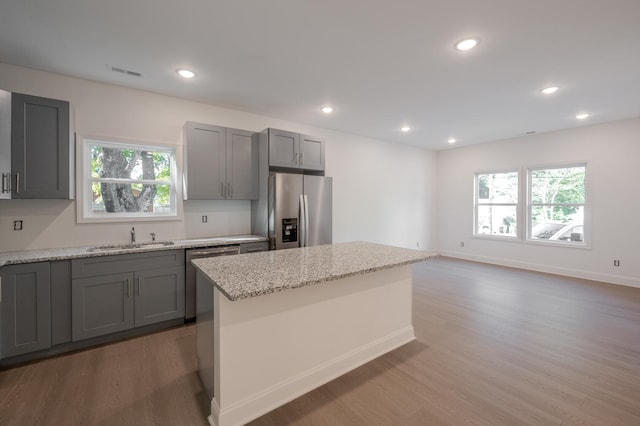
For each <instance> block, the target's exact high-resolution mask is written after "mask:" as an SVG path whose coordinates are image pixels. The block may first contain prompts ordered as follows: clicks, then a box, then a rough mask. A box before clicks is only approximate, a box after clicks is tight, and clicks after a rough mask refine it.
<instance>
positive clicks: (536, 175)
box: [474, 164, 587, 246]
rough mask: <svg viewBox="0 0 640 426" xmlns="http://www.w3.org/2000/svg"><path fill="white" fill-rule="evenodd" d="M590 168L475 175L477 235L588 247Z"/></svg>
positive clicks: (555, 167)
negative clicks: (586, 233)
mask: <svg viewBox="0 0 640 426" xmlns="http://www.w3.org/2000/svg"><path fill="white" fill-rule="evenodd" d="M586 169H587V165H586V164H569V165H562V166H554V167H537V168H529V169H527V172H526V174H525V173H522V172H519V171H506V172H503V171H502V172H479V173H476V175H475V191H474V196H475V202H474V206H475V209H474V235H475V236H479V237H483V236H489V237H502V238H505V239H513V240H523V241H531V242H539V243H550V244H567V245H573V246H585V245H586V242H585V229H586V228H585V210H586V208H587V191H586V182H587V180H586Z"/></svg>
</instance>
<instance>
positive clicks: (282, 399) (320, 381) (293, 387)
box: [208, 326, 415, 426]
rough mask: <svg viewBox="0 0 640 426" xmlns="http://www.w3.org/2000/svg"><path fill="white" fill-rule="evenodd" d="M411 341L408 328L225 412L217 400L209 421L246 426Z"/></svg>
mask: <svg viewBox="0 0 640 426" xmlns="http://www.w3.org/2000/svg"><path fill="white" fill-rule="evenodd" d="M412 340H415V334H414V330H413V326H409V327H406V328H403V329H401V330H398V331H396V332H394V333H392V334H390V335H388V336H385V337H383V338H381V339H378V340H376V341H373V342H371V343H368V344H366V345H364V346H361V347H359V348H356V349H354V350H352V351H350V352H347V353H345V354H343V355H341V356H339V357H337V358H334V359H332V360H330V361H328V362H326V363H324V364H321V365H319V366H316V367H314V368H312V369H310V370H307V371H305V372H303V373H301V374H298V375H296V376H293V377H290V378H288V379H286V380H283V381H282V382H280V383H278V384H276V385H274V386H272V387H270V388H268V389H265V390H264V391H262V392H259V393H257V394H254V395H252V396H250V397H248V398H245V399H243V400H242V401H239V402H238V403H236V404H234V405H232V406H229V407H227V408H225V409H224V410H222V411H220V408H219V407H218V404H217V403H216V400H215V399H213V400H212V401H211V413H212V415H211V416H209V417H208V420H209V423H210V424H211V425H213V426H217V425H216V423H215V420H214V419H216V418H218V419H219V424H223V425H243V424H245V423H248V422H250V421H251V420H254V419H256V418H258V417H260V416H262V415H263V414H266V413H268V412H269V411H271V410H274V409H275V408H277V407H280V406H281V405H284V404H286V403H287V402H290V401H292V400H294V399H295V398H297V397H299V396H302V395H304V394H305V393H307V392H310V391H311V390H313V389H315V388H317V387H320V386H322V385H324V384H325V383H328V382H330V381H331V380H333V379H335V378H337V377H340V376H342V375H343V374H345V373H348V372H349V371H351V370H353V369H355V368H357V367H360V366H361V365H363V364H366V363H367V362H369V361H371V360H373V359H375V358H378V357H379V356H381V355H384V354H385V353H387V352H390V351H392V350H394V349H396V348H399V347H400V346H402V345H405V344H407V343H409V342H411V341H412Z"/></svg>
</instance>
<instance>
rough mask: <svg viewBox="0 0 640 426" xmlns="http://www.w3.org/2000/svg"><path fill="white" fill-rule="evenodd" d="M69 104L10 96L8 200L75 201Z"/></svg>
mask: <svg viewBox="0 0 640 426" xmlns="http://www.w3.org/2000/svg"><path fill="white" fill-rule="evenodd" d="M72 118H73V117H72V114H71V112H70V106H69V102H66V101H60V100H56V99H47V98H41V97H38V96H30V95H23V94H20V93H12V96H11V168H12V170H11V188H12V193H11V197H12V198H62V199H72V198H74V197H75V191H74V188H75V185H74V176H73V170H74V164H73V156H74V147H73V137H74V135H73V133H72V132H73V130H72V122H71V120H72Z"/></svg>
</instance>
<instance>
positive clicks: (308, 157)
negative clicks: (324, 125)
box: [300, 135, 324, 170]
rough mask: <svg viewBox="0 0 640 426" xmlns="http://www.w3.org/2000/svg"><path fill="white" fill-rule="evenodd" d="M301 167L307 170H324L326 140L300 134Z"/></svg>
mask: <svg viewBox="0 0 640 426" xmlns="http://www.w3.org/2000/svg"><path fill="white" fill-rule="evenodd" d="M300 167H301V168H303V169H305V170H324V141H323V140H322V139H320V138H316V137H314V136H309V135H300Z"/></svg>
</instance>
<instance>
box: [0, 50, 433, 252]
mask: <svg viewBox="0 0 640 426" xmlns="http://www.w3.org/2000/svg"><path fill="white" fill-rule="evenodd" d="M0 89H4V90H9V91H15V92H21V93H27V94H32V95H36V96H44V97H50V98H57V99H64V100H68V101H70V102H71V103H72V105H73V107H74V109H75V116H76V131H77V132H78V133H79V134H80V135H82V134H86V135H93V136H106V137H112V138H118V139H134V140H142V141H157V142H164V143H168V144H175V145H177V146H179V145H181V143H182V141H181V129H182V126H183V124H184V122H185V121H188V120H190V121H199V122H204V123H211V124H217V125H221V126H226V127H236V128H240V129H246V130H252V131H260V130H262V129H264V128H266V127H274V128H280V129H286V130H292V131H298V132H304V133H308V134H313V135H317V136H320V137H324V138H325V139H326V141H327V147H326V162H327V169H326V174H327V176H333V178H334V200H333V202H334V211H333V213H334V219H333V223H334V228H333V238H334V241H335V242H342V241H351V240H366V241H371V242H380V243H385V244H392V245H397V246H402V247H416V243H419V245H420V248H431V247H432V242H433V239H432V232H431V229H432V227H431V225H430V223H431V221H432V219H431V218H432V217H433V199H434V197H435V194H434V187H433V183H434V181H435V179H434V176H435V163H434V158H435V154H433V153H432V152H430V151H426V150H422V149H418V148H413V147H408V146H402V145H398V144H391V143H386V142H383V141H379V140H373V139H367V138H362V137H358V136H353V135H349V134H344V133H340V132H335V131H330V130H326V129H321V128H316V127H311V126H306V125H302V124H299V123H293V122H289V121H285V120H281V119H275V118H271V117H265V116H259V115H254V114H248V113H244V112H239V111H235V110H230V109H226V108H220V107H215V106H211V105H206V104H202V103H197V102H192V101H187V100H183V99H178V98H173V97H168V96H163V95H158V94H154V93H149V92H143V91H139V90H133V89H128V88H124V87H119V86H113V85H107V84H101V83H96V82H92V81H87V80H81V79H76V78H71V77H66V76H61V75H56V74H51V73H45V72H41V71H36V70H31V69H27V68H22V67H16V66H13V65H9V64H3V63H0ZM203 214H206V215H208V223H206V224H203V223H201V215H203ZM18 219H20V220H23V221H24V230H22V231H13V230H12V229H13V221H14V220H18ZM135 226H136V230H137V232H138V236H139V240H142V239H144V238H148V235H146V234H148V233H150V232H155V233H156V234H157V235H158V238H159V239H163V240H164V239H179V238H192V237H207V236H222V235H233V234H245V233H249V232H250V230H251V221H250V202H248V201H210V202H207V201H186V202H184V220H183V221H167V222H143V223H139V222H137V223H135ZM129 229H130V224H98V225H96V224H76V223H75V201H63V200H0V251H13V250H25V249H37V248H49V247H72V246H83V245H91V244H98V243H118V242H125V241H127V240H128V238H129V233H128V230H129Z"/></svg>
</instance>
